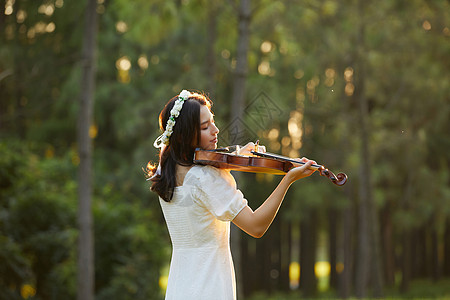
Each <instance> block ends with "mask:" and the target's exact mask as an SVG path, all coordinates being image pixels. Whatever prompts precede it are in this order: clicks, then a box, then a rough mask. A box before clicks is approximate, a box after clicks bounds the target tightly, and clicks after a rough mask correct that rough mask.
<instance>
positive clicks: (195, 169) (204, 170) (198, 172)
mask: <svg viewBox="0 0 450 300" xmlns="http://www.w3.org/2000/svg"><path fill="white" fill-rule="evenodd" d="M221 173H222V172H221V170H220V169H218V168H216V167H213V166H208V165H206V166H203V165H194V166H192V168H191V169H190V170H189V174H190V175H192V176H195V177H197V178H198V179H202V178H206V179H208V178H212V177H216V176H220V175H221Z"/></svg>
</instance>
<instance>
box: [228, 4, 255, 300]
mask: <svg viewBox="0 0 450 300" xmlns="http://www.w3.org/2000/svg"><path fill="white" fill-rule="evenodd" d="M250 13H251V11H250V0H241V2H240V6H239V11H238V18H239V20H238V26H239V33H238V42H237V55H236V70H235V72H234V80H233V95H232V107H231V122H233V121H235V120H237V119H242V113H243V110H244V107H245V83H246V81H247V69H248V60H247V54H248V47H249V40H250ZM236 126H238V130H237V132H241V128H239V123H237V124H236ZM237 177H239V174H237ZM241 234H242V233H241V231H240V229H239V228H237V227H236V226H234V225H233V226H232V227H231V250H232V253H233V260H234V262H235V264H234V265H235V272H236V285H237V295H238V298H242V297H243V287H242V271H241V270H242V267H241V254H240V245H239V244H240V240H241Z"/></svg>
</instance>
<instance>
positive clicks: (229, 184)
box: [185, 166, 247, 221]
mask: <svg viewBox="0 0 450 300" xmlns="http://www.w3.org/2000/svg"><path fill="white" fill-rule="evenodd" d="M194 168H195V170H192V171H193V172H190V173H191V176H189V179H188V181H189V182H188V184H189V185H191V187H192V189H191V191H192V198H193V200H194V202H195V203H196V204H197V205H200V206H203V207H204V208H206V209H207V210H208V211H209V212H211V214H212V215H214V217H215V218H216V219H219V220H221V221H232V220H233V219H234V218H235V217H236V215H237V214H239V212H240V211H241V210H242V209H243V208H244V207H245V206H247V200H246V199H245V198H244V195H243V194H242V192H241V191H240V190H238V189H237V188H236V181H235V180H234V177H233V176H232V175H231V174H230V172H229V171H227V170H223V169H217V168H215V167H211V166H195V167H194ZM185 180H186V179H185Z"/></svg>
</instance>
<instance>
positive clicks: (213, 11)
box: [206, 0, 218, 99]
mask: <svg viewBox="0 0 450 300" xmlns="http://www.w3.org/2000/svg"><path fill="white" fill-rule="evenodd" d="M207 5H208V28H207V29H206V30H207V43H206V74H208V85H207V91H208V93H209V97H210V98H212V99H214V98H215V95H216V72H217V70H216V69H217V68H216V52H215V50H214V45H215V43H216V39H217V11H218V9H217V4H216V1H214V0H211V1H208V2H207Z"/></svg>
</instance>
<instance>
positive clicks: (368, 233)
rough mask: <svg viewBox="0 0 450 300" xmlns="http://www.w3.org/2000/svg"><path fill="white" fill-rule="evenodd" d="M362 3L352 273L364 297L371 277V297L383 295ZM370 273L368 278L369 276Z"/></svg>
mask: <svg viewBox="0 0 450 300" xmlns="http://www.w3.org/2000/svg"><path fill="white" fill-rule="evenodd" d="M364 2H365V1H363V0H360V1H359V2H358V4H359V14H360V18H361V21H360V25H359V32H358V36H357V51H358V52H357V59H356V62H357V63H356V66H355V75H356V76H355V77H356V82H355V94H354V97H355V99H356V101H357V103H358V104H359V105H358V106H359V118H358V120H359V122H358V123H359V124H358V125H359V130H360V132H359V133H360V139H361V152H360V154H361V167H360V178H359V180H360V188H359V194H360V195H359V197H360V206H359V216H358V219H359V230H360V232H359V238H358V245H359V247H358V249H359V250H358V259H359V261H358V265H357V273H356V296H357V297H361V298H362V297H366V295H367V288H368V286H367V285H368V281H369V279H370V280H371V283H372V290H373V294H374V296H375V297H381V296H382V294H383V280H382V272H381V260H380V249H379V245H380V243H379V225H378V224H379V221H378V214H377V209H376V207H375V205H374V202H373V197H372V194H373V192H372V186H371V166H370V152H369V135H370V130H369V127H368V118H369V111H368V100H367V97H366V95H365V65H364V62H363V56H364V54H365V42H364V38H365V23H364V22H365V21H364V10H365V8H364ZM369 275H370V277H369Z"/></svg>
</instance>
